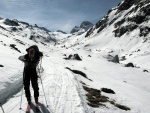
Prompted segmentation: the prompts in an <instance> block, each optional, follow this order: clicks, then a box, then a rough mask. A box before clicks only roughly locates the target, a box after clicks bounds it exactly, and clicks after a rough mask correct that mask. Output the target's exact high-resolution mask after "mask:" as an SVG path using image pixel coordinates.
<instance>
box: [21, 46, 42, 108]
mask: <svg viewBox="0 0 150 113" xmlns="http://www.w3.org/2000/svg"><path fill="white" fill-rule="evenodd" d="M26 51H27V54H26V55H23V56H20V57H19V60H21V61H23V62H24V63H25V66H24V72H23V84H24V90H25V94H26V98H27V101H28V105H30V104H31V94H30V80H31V83H32V87H33V90H34V99H35V103H36V105H38V97H39V87H38V75H37V72H36V67H37V65H38V63H39V61H40V58H41V57H42V56H43V53H42V52H40V51H39V49H38V47H37V46H36V45H33V46H31V47H29V48H28V49H26Z"/></svg>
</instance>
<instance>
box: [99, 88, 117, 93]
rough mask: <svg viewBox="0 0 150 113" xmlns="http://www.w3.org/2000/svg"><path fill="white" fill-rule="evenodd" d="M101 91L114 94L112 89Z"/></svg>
mask: <svg viewBox="0 0 150 113" xmlns="http://www.w3.org/2000/svg"><path fill="white" fill-rule="evenodd" d="M101 91H103V92H105V93H111V94H115V92H114V91H113V90H112V89H108V88H101Z"/></svg>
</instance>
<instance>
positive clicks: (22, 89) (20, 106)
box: [20, 88, 23, 110]
mask: <svg viewBox="0 0 150 113" xmlns="http://www.w3.org/2000/svg"><path fill="white" fill-rule="evenodd" d="M22 95H23V88H22V93H21V101H20V110H21V109H22V108H21V104H22Z"/></svg>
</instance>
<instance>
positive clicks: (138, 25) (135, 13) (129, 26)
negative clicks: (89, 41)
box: [85, 0, 150, 37]
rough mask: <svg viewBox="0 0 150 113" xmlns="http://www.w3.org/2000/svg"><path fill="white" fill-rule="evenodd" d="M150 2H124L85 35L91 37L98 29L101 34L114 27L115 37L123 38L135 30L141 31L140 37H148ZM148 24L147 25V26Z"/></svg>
mask: <svg viewBox="0 0 150 113" xmlns="http://www.w3.org/2000/svg"><path fill="white" fill-rule="evenodd" d="M149 18H150V0H124V1H123V2H122V3H120V4H119V5H118V6H117V7H115V8H113V9H111V10H109V11H108V13H107V15H106V16H104V17H103V18H102V19H101V20H99V21H98V22H97V23H96V25H95V26H94V27H93V28H91V29H90V30H89V31H88V32H87V33H86V35H85V37H88V36H90V34H92V33H93V31H94V30H95V29H96V30H97V33H100V32H101V31H102V30H103V29H105V28H107V27H109V26H111V25H113V27H114V30H113V31H112V32H113V33H114V35H115V37H121V36H123V35H124V34H126V33H130V32H132V31H134V30H135V29H139V36H144V37H146V36H147V35H148V34H149V32H150V27H149V25H148V24H149V22H148V21H149ZM146 23H147V24H146Z"/></svg>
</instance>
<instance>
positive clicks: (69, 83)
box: [3, 64, 84, 113]
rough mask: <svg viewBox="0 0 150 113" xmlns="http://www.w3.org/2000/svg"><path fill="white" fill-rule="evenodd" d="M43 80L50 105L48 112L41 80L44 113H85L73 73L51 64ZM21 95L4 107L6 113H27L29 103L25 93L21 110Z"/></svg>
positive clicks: (40, 97) (41, 105) (41, 99)
mask: <svg viewBox="0 0 150 113" xmlns="http://www.w3.org/2000/svg"><path fill="white" fill-rule="evenodd" d="M43 78H44V79H43ZM42 79H43V86H44V91H45V95H46V99H47V103H48V108H47V110H48V111H47V110H46V102H45V98H44V94H43V91H42V86H41V82H40V80H39V87H40V91H39V92H40V96H39V103H40V104H39V106H40V109H41V111H42V113H67V112H68V111H69V113H84V108H83V106H82V103H81V99H80V96H79V94H78V84H77V82H76V81H75V79H74V76H73V75H72V73H71V72H69V71H68V70H66V69H65V68H64V67H61V66H59V65H56V64H51V65H50V66H49V68H48V69H47V70H46V72H44V73H43V74H42ZM21 93H22V91H20V92H19V93H18V94H16V95H15V96H14V97H13V98H11V99H10V100H9V101H8V102H7V103H6V104H4V106H3V107H4V110H5V112H6V113H24V112H25V109H26V105H27V101H26V98H25V94H24V91H23V96H22V99H23V100H22V109H21V110H19V108H20V101H21ZM31 94H33V90H31ZM32 102H33V103H34V97H32ZM70 110H71V111H70ZM34 111H35V110H34V108H32V107H31V113H34Z"/></svg>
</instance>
